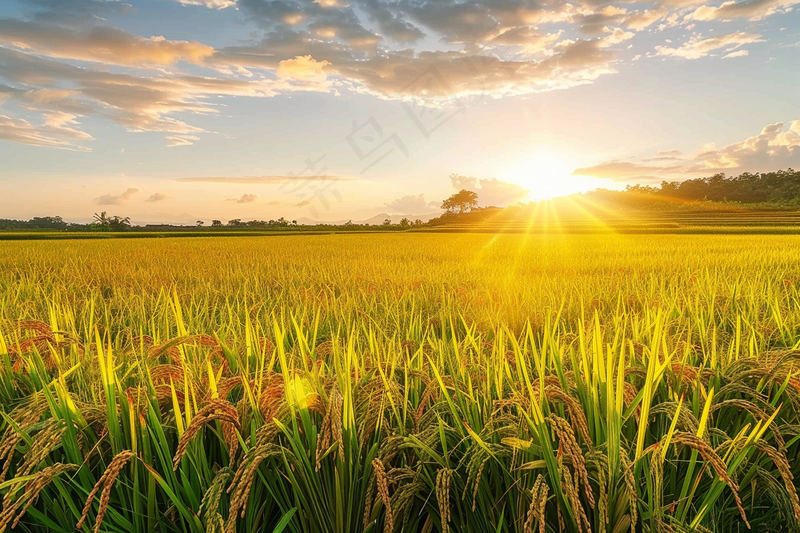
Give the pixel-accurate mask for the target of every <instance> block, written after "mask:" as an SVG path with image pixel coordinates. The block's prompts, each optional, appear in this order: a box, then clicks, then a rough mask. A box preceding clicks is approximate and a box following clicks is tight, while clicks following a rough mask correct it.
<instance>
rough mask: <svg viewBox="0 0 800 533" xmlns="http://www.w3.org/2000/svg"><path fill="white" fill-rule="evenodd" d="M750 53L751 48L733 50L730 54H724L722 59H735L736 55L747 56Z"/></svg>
mask: <svg viewBox="0 0 800 533" xmlns="http://www.w3.org/2000/svg"><path fill="white" fill-rule="evenodd" d="M749 55H750V51H749V50H736V51H735V52H731V53H730V54H728V55H724V56H722V59H733V58H735V57H747V56H749Z"/></svg>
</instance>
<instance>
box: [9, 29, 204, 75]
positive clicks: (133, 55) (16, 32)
mask: <svg viewBox="0 0 800 533" xmlns="http://www.w3.org/2000/svg"><path fill="white" fill-rule="evenodd" d="M0 43H3V44H5V45H6V46H13V47H15V48H18V49H22V50H25V51H30V52H33V53H36V54H42V55H47V56H49V57H54V58H60V59H72V60H77V61H91V62H97V63H103V64H106V65H124V66H135V67H141V66H153V65H171V64H174V63H176V62H178V61H186V62H188V63H192V64H196V65H197V64H201V63H202V62H203V60H204V59H205V58H207V57H209V56H211V55H212V54H213V53H214V49H213V48H212V47H210V46H207V45H204V44H201V43H199V42H197V41H170V40H167V39H165V38H164V37H158V36H156V37H149V38H145V37H139V36H137V35H132V34H130V33H128V32H126V31H123V30H121V29H119V28H113V27H110V26H93V27H91V28H89V29H87V30H74V29H70V28H65V27H63V26H57V25H55V24H46V23H42V22H29V21H22V20H16V19H0Z"/></svg>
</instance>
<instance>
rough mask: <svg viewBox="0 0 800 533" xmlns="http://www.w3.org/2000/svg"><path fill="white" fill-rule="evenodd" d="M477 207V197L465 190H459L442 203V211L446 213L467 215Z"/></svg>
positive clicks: (475, 194)
mask: <svg viewBox="0 0 800 533" xmlns="http://www.w3.org/2000/svg"><path fill="white" fill-rule="evenodd" d="M476 207H478V195H477V193H474V192H472V191H468V190H467V189H461V190H460V191H458V192H457V193H455V194H454V195H453V196H451V197H450V198H448V199H447V200H445V201H444V202H442V209H444V210H445V211H446V212H448V213H459V214H461V213H469V212H470V211H472V210H473V209H475V208H476Z"/></svg>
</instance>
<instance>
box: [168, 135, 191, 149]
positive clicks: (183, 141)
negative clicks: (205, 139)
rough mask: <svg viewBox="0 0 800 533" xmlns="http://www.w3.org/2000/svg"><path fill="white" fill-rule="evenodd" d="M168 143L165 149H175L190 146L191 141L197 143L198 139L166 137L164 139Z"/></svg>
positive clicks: (175, 136) (185, 136) (181, 136)
mask: <svg viewBox="0 0 800 533" xmlns="http://www.w3.org/2000/svg"><path fill="white" fill-rule="evenodd" d="M164 139H165V140H167V141H168V142H169V144H167V148H176V147H178V146H192V145H193V144H194V142H193V141H199V140H200V137H198V136H197V135H167V136H166V137H164Z"/></svg>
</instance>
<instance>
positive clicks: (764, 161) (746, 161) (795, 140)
mask: <svg viewBox="0 0 800 533" xmlns="http://www.w3.org/2000/svg"><path fill="white" fill-rule="evenodd" d="M695 160H696V161H697V166H696V168H697V170H700V171H719V170H725V169H740V170H742V171H759V170H761V171H763V170H765V169H778V168H787V167H798V166H800V120H794V121H792V122H777V123H775V124H770V125H769V126H765V127H764V129H762V130H761V133H759V134H758V135H754V136H752V137H749V138H747V139H745V140H744V141H741V142H738V143H734V144H730V145H728V146H725V147H723V148H720V149H717V148H715V147H714V146H713V145H712V146H708V147H705V150H703V151H702V152H701V153H699V154H698V155H697V156H696V157H695Z"/></svg>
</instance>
